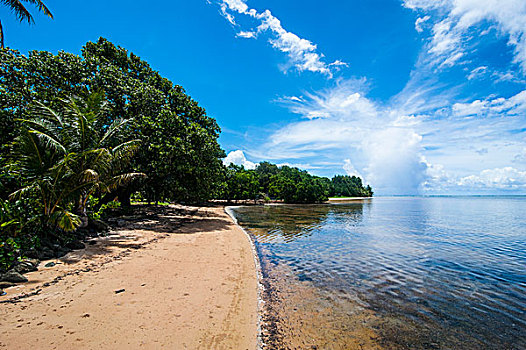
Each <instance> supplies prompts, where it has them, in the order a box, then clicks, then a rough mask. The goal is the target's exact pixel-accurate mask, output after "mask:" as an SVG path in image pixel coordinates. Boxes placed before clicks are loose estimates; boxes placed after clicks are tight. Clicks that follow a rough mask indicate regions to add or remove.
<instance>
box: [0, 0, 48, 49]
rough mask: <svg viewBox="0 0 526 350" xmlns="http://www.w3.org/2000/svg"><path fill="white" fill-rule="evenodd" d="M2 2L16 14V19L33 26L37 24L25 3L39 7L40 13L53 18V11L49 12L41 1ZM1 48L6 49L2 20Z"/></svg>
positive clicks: (6, 0)
mask: <svg viewBox="0 0 526 350" xmlns="http://www.w3.org/2000/svg"><path fill="white" fill-rule="evenodd" d="M0 2H1V3H2V4H4V6H7V8H8V9H9V10H11V11H12V12H13V13H14V14H15V16H16V18H17V19H18V20H19V21H20V22H25V21H27V23H28V24H32V23H34V22H35V20H34V19H33V16H32V15H31V13H30V12H29V11H28V10H27V8H26V7H25V6H24V2H27V3H29V4H32V5H35V6H37V8H38V10H39V11H41V12H43V13H44V14H45V15H46V16H48V17H49V18H51V19H52V18H53V15H52V14H51V11H49V9H48V8H47V7H46V5H44V3H43V2H42V1H41V0H0ZM0 46H1V48H2V49H3V48H4V29H3V27H2V21H1V20H0Z"/></svg>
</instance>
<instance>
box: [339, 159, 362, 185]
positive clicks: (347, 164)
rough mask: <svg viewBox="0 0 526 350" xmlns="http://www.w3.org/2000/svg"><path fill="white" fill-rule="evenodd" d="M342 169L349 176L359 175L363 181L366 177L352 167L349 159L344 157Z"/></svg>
mask: <svg viewBox="0 0 526 350" xmlns="http://www.w3.org/2000/svg"><path fill="white" fill-rule="evenodd" d="M343 170H345V173H346V174H347V175H349V176H357V177H361V178H362V180H363V181H365V180H366V179H365V178H364V177H363V176H362V174H360V172H359V171H358V170H356V168H355V167H354V165H353V164H352V162H351V160H350V159H345V160H344V162H343Z"/></svg>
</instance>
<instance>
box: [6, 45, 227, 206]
mask: <svg viewBox="0 0 526 350" xmlns="http://www.w3.org/2000/svg"><path fill="white" fill-rule="evenodd" d="M101 89H102V90H104V92H105V93H106V98H107V100H108V109H109V111H108V113H106V114H105V115H104V118H105V120H104V124H105V125H109V124H111V122H113V121H114V120H117V119H124V120H128V119H131V120H132V121H131V122H130V123H129V124H128V125H127V127H126V128H125V130H124V131H125V132H124V133H123V134H124V135H123V137H124V138H125V139H127V140H132V139H139V140H141V144H142V145H143V146H142V147H141V148H140V149H139V150H138V152H137V153H136V155H135V156H134V158H133V159H132V162H131V164H130V169H132V168H133V169H135V170H137V171H140V172H143V173H146V174H147V175H148V178H147V179H146V180H144V181H143V182H141V185H140V186H133V185H132V186H128V187H120V188H119V190H118V191H114V192H112V193H111V194H109V195H107V196H106V198H105V200H106V201H109V200H112V199H114V198H115V197H116V196H118V198H119V200H120V201H123V202H124V203H125V204H126V203H129V198H130V194H131V193H132V192H133V191H137V190H138V191H142V192H143V197H145V198H148V199H150V200H152V201H156V200H172V201H188V202H201V201H204V200H206V199H208V198H209V197H210V196H211V194H212V193H213V192H214V188H215V186H217V185H218V178H219V175H220V173H221V171H223V170H222V163H221V159H220V158H221V157H224V151H223V150H222V149H221V147H220V146H219V144H218V142H217V139H218V137H219V133H220V128H219V126H218V125H217V123H216V121H215V120H214V119H213V118H211V117H209V116H208V115H207V114H206V111H205V110H204V109H203V108H201V107H200V106H199V105H198V103H197V102H196V101H194V100H193V99H192V98H190V96H188V95H187V94H186V93H185V91H184V89H183V88H182V87H181V86H178V85H175V84H172V83H171V82H170V81H169V80H168V79H166V78H163V77H162V76H161V75H160V74H159V73H158V72H156V71H154V70H153V69H152V68H151V67H150V66H149V65H148V63H147V62H145V61H143V60H141V59H140V58H139V57H137V56H136V55H134V54H133V53H128V52H127V51H126V50H125V49H123V48H121V47H117V46H115V45H113V44H112V43H111V42H109V41H107V40H105V39H102V38H101V39H99V40H98V41H97V42H88V43H87V44H86V45H85V47H84V48H83V49H82V57H79V56H77V55H73V54H70V53H65V52H59V53H58V54H57V55H53V54H51V53H49V52H45V51H33V52H30V53H29V56H27V57H26V56H24V55H21V54H20V53H18V52H17V51H12V50H2V51H0V143H1V144H2V145H3V146H1V147H8V146H7V145H9V144H10V142H12V140H13V139H14V138H15V137H16V135H17V130H19V129H20V127H19V123H18V122H17V119H19V118H22V117H23V114H24V111H26V110H27V109H28V108H29V106H31V105H32V103H33V102H34V101H48V102H49V103H51V104H53V103H56V101H57V100H58V99H64V98H67V97H68V96H87V95H88V94H89V93H90V91H97V90H101ZM0 161H1V159H0ZM0 166H1V164H0Z"/></svg>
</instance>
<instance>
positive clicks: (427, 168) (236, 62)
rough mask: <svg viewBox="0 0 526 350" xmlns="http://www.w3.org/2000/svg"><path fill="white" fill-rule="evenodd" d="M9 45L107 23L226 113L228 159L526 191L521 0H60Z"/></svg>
mask: <svg viewBox="0 0 526 350" xmlns="http://www.w3.org/2000/svg"><path fill="white" fill-rule="evenodd" d="M46 4H47V5H48V7H49V8H50V9H51V10H52V12H53V14H54V16H55V19H54V20H50V19H47V18H45V17H44V16H42V15H35V20H36V24H35V25H33V26H28V25H27V24H20V23H17V22H16V21H15V20H14V18H13V16H11V15H10V14H9V13H8V12H7V11H6V9H5V7H0V18H1V19H2V24H3V26H4V30H5V36H6V45H8V46H10V47H12V48H16V49H19V50H20V51H22V52H23V53H27V52H28V51H29V50H48V51H52V52H57V51H58V50H65V51H69V52H74V53H80V48H81V47H82V45H84V43H85V42H86V41H89V40H91V41H94V40H96V39H97V38H98V37H99V36H103V37H106V38H108V39H109V40H111V41H113V42H114V43H116V44H118V45H121V46H123V47H125V48H127V49H128V50H129V51H132V52H134V53H135V54H137V55H139V56H141V57H142V58H143V59H145V60H147V61H148V62H149V63H150V64H151V65H152V67H153V68H154V69H156V70H158V71H160V72H161V74H162V75H163V76H165V77H167V78H169V79H170V80H172V81H173V82H175V83H177V84H180V85H182V86H184V87H185V89H186V90H187V91H188V93H189V94H190V95H191V96H192V97H193V98H194V99H196V100H197V101H199V103H200V104H201V105H202V106H203V107H205V108H206V109H207V111H208V113H209V114H210V115H211V116H213V117H215V118H216V119H217V120H218V122H219V124H220V125H221V127H222V129H223V133H222V136H221V138H220V143H221V145H222V146H223V148H224V149H225V150H226V151H227V152H229V156H228V158H227V161H233V162H236V163H240V164H244V165H245V166H247V167H252V166H253V165H254V163H256V162H259V161H262V160H269V161H272V162H274V163H277V164H289V165H294V166H299V167H301V168H304V169H307V170H309V171H310V172H311V173H313V174H317V175H323V176H332V175H334V174H345V173H348V174H351V175H355V174H356V175H360V176H362V177H363V178H364V179H365V181H366V182H367V183H370V184H371V185H372V186H373V188H375V189H376V192H377V193H378V194H417V193H421V194H464V193H465V194H469V193H480V194H497V193H502V194H525V193H526V140H525V135H526V2H525V1H524V0H499V1H497V0H477V1H475V0H455V1H453V0H405V1H402V0H399V1H388V0H382V1H380V0H370V1H341V0H326V1H324V2H320V1H314V0H301V1H300V0H289V1H277V0H266V1H262V0H192V1H167V2H165V3H162V2H160V3H156V6H151V5H149V4H146V3H144V2H134V1H126V2H124V1H120V0H115V1H111V2H109V1H98V0H94V1H90V4H89V6H86V5H85V4H84V3H81V2H74V1H65V0H61V1H59V0H54V1H53V0H48V1H47V2H46Z"/></svg>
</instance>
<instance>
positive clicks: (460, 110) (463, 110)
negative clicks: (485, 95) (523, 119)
mask: <svg viewBox="0 0 526 350" xmlns="http://www.w3.org/2000/svg"><path fill="white" fill-rule="evenodd" d="M525 111H526V90H523V91H521V92H519V93H517V94H516V95H514V96H512V97H510V98H508V99H505V98H502V97H499V98H492V99H486V100H475V101H473V102H470V103H455V104H454V105H453V113H454V114H455V115H456V116H470V115H496V114H500V113H506V114H507V115H518V114H521V113H524V112H525Z"/></svg>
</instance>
